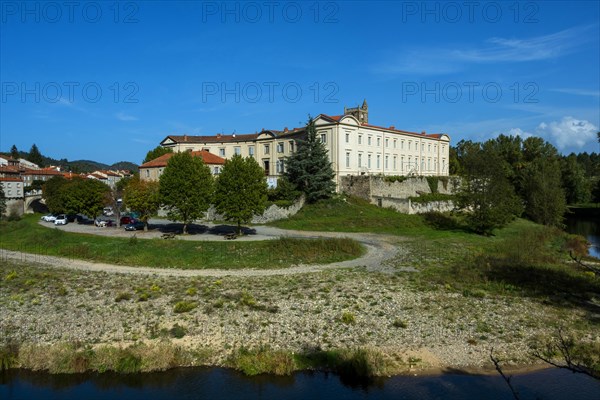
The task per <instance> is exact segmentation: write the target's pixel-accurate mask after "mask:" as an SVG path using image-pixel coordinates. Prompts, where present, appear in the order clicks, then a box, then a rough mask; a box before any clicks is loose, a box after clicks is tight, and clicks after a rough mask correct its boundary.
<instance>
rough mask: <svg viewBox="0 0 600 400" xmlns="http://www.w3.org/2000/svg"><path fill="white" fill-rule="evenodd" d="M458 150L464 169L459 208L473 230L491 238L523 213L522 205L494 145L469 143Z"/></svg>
mask: <svg viewBox="0 0 600 400" xmlns="http://www.w3.org/2000/svg"><path fill="white" fill-rule="evenodd" d="M457 150H458V153H459V155H460V158H461V165H462V168H463V183H462V186H461V188H460V190H459V192H458V194H457V205H458V206H459V208H462V209H464V210H466V211H467V221H468V223H469V226H470V227H471V229H473V230H474V231H475V232H477V233H480V234H484V235H490V234H492V231H493V230H494V229H496V228H500V227H502V226H504V225H506V224H507V223H508V222H510V221H511V220H513V219H514V218H515V217H517V216H519V215H520V214H521V212H522V205H521V202H520V200H519V198H518V196H517V195H516V194H515V192H514V188H513V186H512V185H511V184H510V182H509V181H508V178H507V177H506V175H505V171H504V168H503V166H502V163H503V160H502V157H501V156H500V155H499V154H498V153H497V152H496V151H495V150H494V149H493V148H492V146H482V145H481V144H479V143H473V142H470V141H468V142H463V143H461V146H458V148H457Z"/></svg>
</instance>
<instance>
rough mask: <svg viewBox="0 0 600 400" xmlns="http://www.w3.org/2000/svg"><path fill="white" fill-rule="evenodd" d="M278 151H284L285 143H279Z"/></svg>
mask: <svg viewBox="0 0 600 400" xmlns="http://www.w3.org/2000/svg"><path fill="white" fill-rule="evenodd" d="M277 152H278V153H283V143H277Z"/></svg>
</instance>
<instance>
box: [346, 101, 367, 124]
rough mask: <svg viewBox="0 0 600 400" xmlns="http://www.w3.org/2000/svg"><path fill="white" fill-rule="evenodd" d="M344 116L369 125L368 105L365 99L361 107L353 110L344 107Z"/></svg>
mask: <svg viewBox="0 0 600 400" xmlns="http://www.w3.org/2000/svg"><path fill="white" fill-rule="evenodd" d="M344 115H352V116H353V117H354V118H356V119H357V120H358V121H359V122H360V123H361V124H368V123H369V105H368V104H367V99H365V100H364V101H363V103H362V106H356V107H354V108H346V107H344Z"/></svg>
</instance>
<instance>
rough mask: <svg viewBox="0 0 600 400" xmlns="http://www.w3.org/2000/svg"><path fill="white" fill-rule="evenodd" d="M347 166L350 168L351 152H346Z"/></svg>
mask: <svg viewBox="0 0 600 400" xmlns="http://www.w3.org/2000/svg"><path fill="white" fill-rule="evenodd" d="M346 168H350V152H346Z"/></svg>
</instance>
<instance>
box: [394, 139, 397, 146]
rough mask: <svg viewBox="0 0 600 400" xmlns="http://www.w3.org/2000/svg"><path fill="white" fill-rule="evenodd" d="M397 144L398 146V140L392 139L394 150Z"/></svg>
mask: <svg viewBox="0 0 600 400" xmlns="http://www.w3.org/2000/svg"><path fill="white" fill-rule="evenodd" d="M397 144H398V139H394V148H396V146H397Z"/></svg>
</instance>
